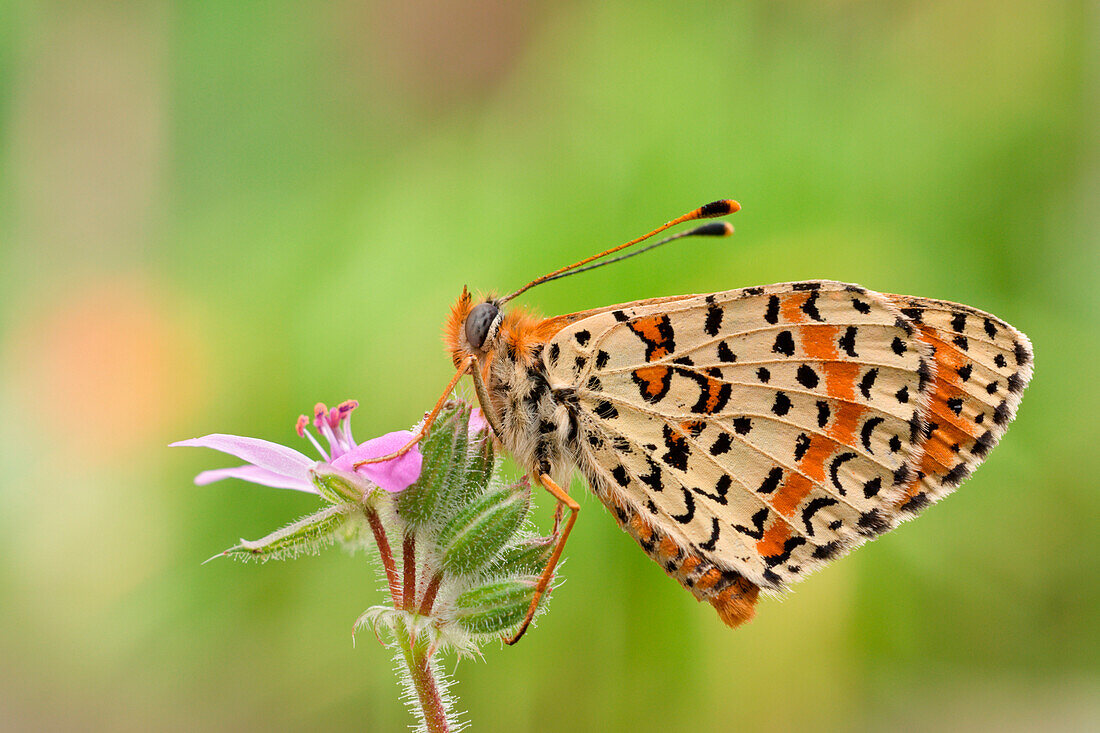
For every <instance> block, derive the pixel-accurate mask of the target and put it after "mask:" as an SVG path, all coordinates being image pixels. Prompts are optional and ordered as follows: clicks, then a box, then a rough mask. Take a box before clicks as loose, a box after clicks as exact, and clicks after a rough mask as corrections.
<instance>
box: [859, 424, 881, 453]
mask: <svg viewBox="0 0 1100 733" xmlns="http://www.w3.org/2000/svg"><path fill="white" fill-rule="evenodd" d="M883 422H884V418H882V417H872V418H871V419H869V420H867V422H866V423H864V427H861V428H860V429H859V441H860V442H861V444H864V450H866V451H867V452H869V453H871V455H872V456H873V455H875V451H873V450H871V434H872V433H873V431H875V428H876V427H878V426H879V425H880V424H881V423H883Z"/></svg>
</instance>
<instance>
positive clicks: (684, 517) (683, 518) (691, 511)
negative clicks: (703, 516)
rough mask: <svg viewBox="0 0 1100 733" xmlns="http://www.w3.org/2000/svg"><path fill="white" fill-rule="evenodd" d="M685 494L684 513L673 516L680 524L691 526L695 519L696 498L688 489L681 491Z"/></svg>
mask: <svg viewBox="0 0 1100 733" xmlns="http://www.w3.org/2000/svg"><path fill="white" fill-rule="evenodd" d="M680 491H682V492H683V494H684V513H683V514H673V515H671V516H672V518H673V519H675V520H676V521H677V522H679V523H680V524H691V520H692V519H694V518H695V497H693V496H692V495H691V492H689V491H688V490H687V489H680Z"/></svg>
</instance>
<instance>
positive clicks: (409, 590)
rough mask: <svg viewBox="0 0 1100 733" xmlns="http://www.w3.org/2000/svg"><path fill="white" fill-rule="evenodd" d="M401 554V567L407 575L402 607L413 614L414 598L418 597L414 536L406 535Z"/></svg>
mask: <svg viewBox="0 0 1100 733" xmlns="http://www.w3.org/2000/svg"><path fill="white" fill-rule="evenodd" d="M401 553H402V554H401V566H402V569H403V570H404V573H405V585H404V590H405V592H404V594H403V595H402V603H401V607H402V608H403V609H404V610H406V611H409V612H412V610H413V597H414V596H415V595H416V539H415V537H413V535H411V534H406V535H405V541H404V543H403V544H402V546H401Z"/></svg>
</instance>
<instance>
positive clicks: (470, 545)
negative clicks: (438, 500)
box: [437, 482, 531, 575]
mask: <svg viewBox="0 0 1100 733" xmlns="http://www.w3.org/2000/svg"><path fill="white" fill-rule="evenodd" d="M530 506H531V487H530V486H529V485H527V484H525V483H522V482H521V483H515V484H511V485H509V486H503V487H501V488H498V489H495V490H491V491H489V492H488V493H485V494H483V495H482V496H480V497H477V499H476V500H475V501H474V502H472V503H471V504H469V505H467V506H466V507H463V508H462V509H460V510H459V512H458V513H457V514H456V515H455V516H454V517H453V518H451V520H450V521H449V522H447V524H446V525H444V526H443V528H442V529H441V530H440V531H439V536H438V540H437V541H438V547H439V549H440V554H441V555H442V557H443V568H444V569H445V570H446V571H447V572H449V573H452V574H454V575H470V574H472V573H475V572H477V571H478V570H480V569H481V568H483V567H485V566H486V565H488V564H489V563H491V562H492V561H493V560H495V559H496V557H497V555H498V554H499V553H500V551H501V549H503V548H504V546H505V545H506V544H507V543H508V541H509V540H510V539H511V538H512V535H514V534H515V533H516V532H517V531H518V530H519V527H520V525H521V524H522V523H523V520H524V519H525V518H526V517H527V511H528V509H529V508H530Z"/></svg>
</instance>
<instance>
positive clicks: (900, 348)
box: [890, 336, 907, 356]
mask: <svg viewBox="0 0 1100 733" xmlns="http://www.w3.org/2000/svg"><path fill="white" fill-rule="evenodd" d="M890 348H891V349H892V350H893V352H894V353H895V354H897V355H898V356H901V355H902V354H904V353H905V350H906V348H907V347H906V346H905V342H904V341H902V340H901V336H895V337H894V340H893V341H892V342H891V343H890Z"/></svg>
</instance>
